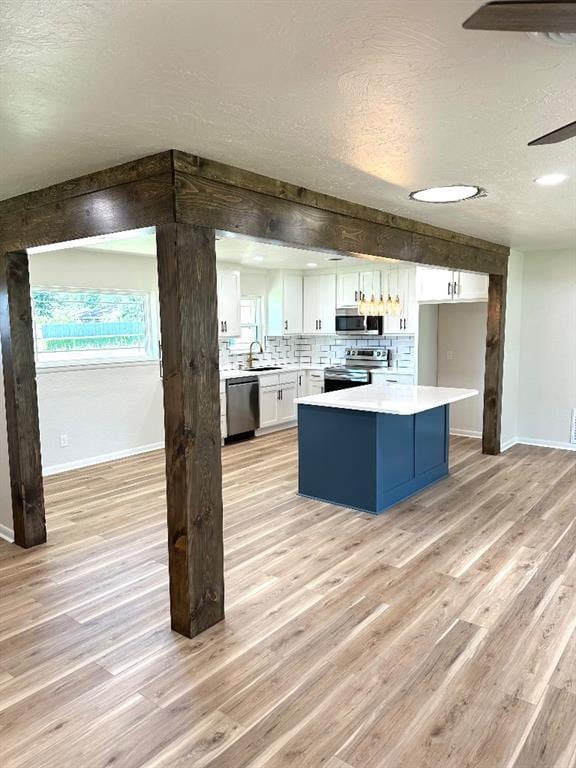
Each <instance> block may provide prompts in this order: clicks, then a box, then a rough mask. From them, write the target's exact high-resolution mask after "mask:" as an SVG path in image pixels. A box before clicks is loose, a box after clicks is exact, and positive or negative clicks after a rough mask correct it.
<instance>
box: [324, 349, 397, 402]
mask: <svg viewBox="0 0 576 768" xmlns="http://www.w3.org/2000/svg"><path fill="white" fill-rule="evenodd" d="M388 364H389V356H388V350H387V349H380V348H372V349H369V348H356V347H351V348H349V349H347V350H346V363H345V364H344V365H334V366H332V367H331V368H326V370H325V371H324V391H325V392H334V391H335V390H337V389H348V388H349V387H361V386H363V385H364V384H370V382H371V371H372V370H374V369H375V368H388Z"/></svg>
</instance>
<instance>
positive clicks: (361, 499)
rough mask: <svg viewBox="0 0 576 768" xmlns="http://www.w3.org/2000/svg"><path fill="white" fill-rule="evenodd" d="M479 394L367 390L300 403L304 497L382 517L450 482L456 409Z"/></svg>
mask: <svg viewBox="0 0 576 768" xmlns="http://www.w3.org/2000/svg"><path fill="white" fill-rule="evenodd" d="M477 394H478V392H477V391H476V390H474V389H452V388H446V387H420V386H411V385H402V384H367V385H366V386H361V387H352V388H350V389H341V390H337V391H335V392H328V393H325V394H321V395H310V396H307V397H301V398H299V399H298V400H297V403H298V455H299V470H298V473H299V487H298V491H299V493H300V495H302V496H308V497H311V498H313V499H320V500H322V501H328V502H331V503H333V504H338V505H339V506H346V507H353V508H354V509H359V510H362V511H364V512H370V513H372V514H380V513H381V512H384V511H385V510H386V509H388V508H389V507H392V506H393V505H394V504H397V503H398V502H400V501H402V500H403V499H406V498H407V497H408V496H412V495H413V494H415V493H417V492H418V491H420V490H422V489H423V488H426V487H427V486H428V485H431V484H432V483H435V482H437V481H438V480H440V479H441V478H443V477H446V475H447V474H448V465H449V436H450V403H454V402H457V401H459V400H464V399H466V398H469V397H475V396H476V395H477Z"/></svg>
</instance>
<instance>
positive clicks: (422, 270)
mask: <svg viewBox="0 0 576 768" xmlns="http://www.w3.org/2000/svg"><path fill="white" fill-rule="evenodd" d="M416 274H417V278H416V279H417V287H416V295H417V299H418V301H419V302H427V303H429V304H438V303H441V302H453V301H456V302H458V301H487V299H488V275H482V274H477V273H475V272H459V271H457V270H451V269H436V268H433V267H418V268H417V270H416Z"/></svg>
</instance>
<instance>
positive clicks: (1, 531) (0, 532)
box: [0, 523, 14, 544]
mask: <svg viewBox="0 0 576 768" xmlns="http://www.w3.org/2000/svg"><path fill="white" fill-rule="evenodd" d="M0 539H4V541H7V542H9V543H10V544H14V531H13V530H12V529H11V528H8V526H7V525H2V524H1V523H0Z"/></svg>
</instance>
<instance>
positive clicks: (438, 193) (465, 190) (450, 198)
mask: <svg viewBox="0 0 576 768" xmlns="http://www.w3.org/2000/svg"><path fill="white" fill-rule="evenodd" d="M485 196H486V192H485V191H484V190H483V189H482V188H481V187H477V186H471V185H469V184H453V185H451V186H449V187H428V188H427V189H419V190H417V191H416V192H410V198H411V199H412V200H417V201H418V202H420V203H460V202H461V201H462V200H473V199H474V198H476V197H485Z"/></svg>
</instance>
